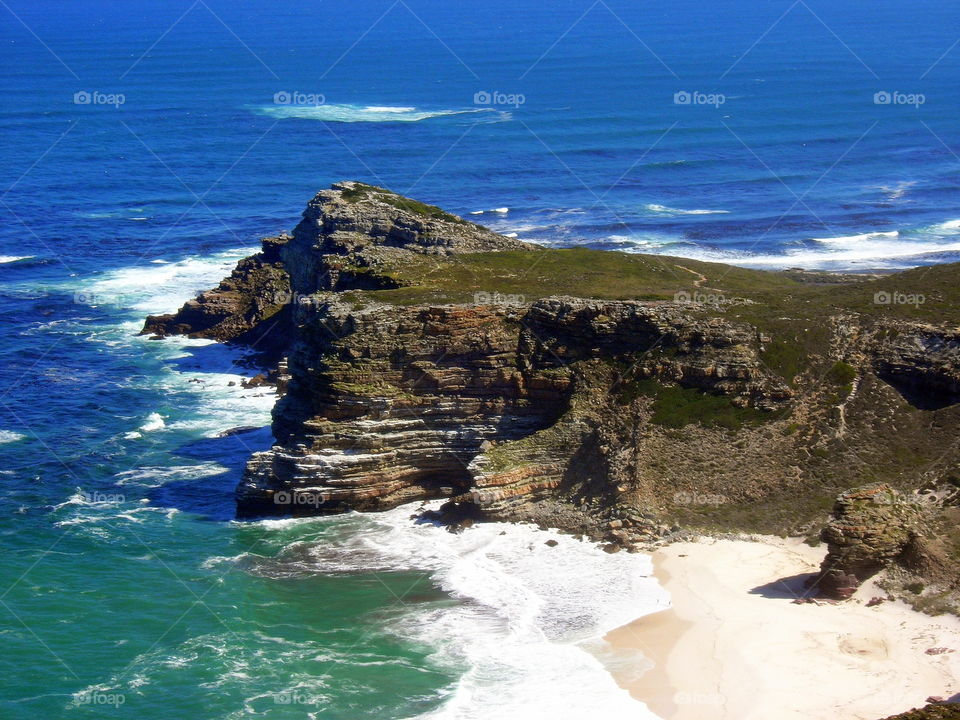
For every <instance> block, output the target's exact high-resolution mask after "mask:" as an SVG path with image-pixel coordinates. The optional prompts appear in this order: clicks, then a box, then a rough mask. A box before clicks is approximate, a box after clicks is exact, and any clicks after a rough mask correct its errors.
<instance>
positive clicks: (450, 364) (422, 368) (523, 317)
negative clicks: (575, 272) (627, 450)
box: [237, 294, 790, 518]
mask: <svg viewBox="0 0 960 720" xmlns="http://www.w3.org/2000/svg"><path fill="white" fill-rule="evenodd" d="M324 297H325V301H324V302H322V303H318V304H317V305H315V306H311V307H308V306H301V308H300V312H299V316H298V318H299V335H298V342H297V343H296V344H295V345H294V346H293V348H292V351H291V354H290V358H289V368H290V373H291V375H292V380H291V382H290V385H289V389H288V392H287V395H286V396H285V397H284V398H283V399H282V400H281V401H280V403H279V404H278V406H277V408H276V411H275V414H274V433H275V436H276V438H277V441H278V444H277V446H276V447H274V448H273V449H271V450H270V451H267V452H265V453H260V454H258V455H257V456H255V457H254V458H253V460H252V461H251V462H250V465H249V467H248V469H247V473H246V474H245V476H244V479H243V481H242V483H241V485H240V488H239V490H238V494H237V498H238V508H239V512H240V513H241V515H259V514H271V513H290V512H293V513H295V514H312V513H317V512H338V511H343V510H346V509H361V510H362V509H385V508H388V507H393V506H395V505H397V504H399V503H402V502H409V501H411V500H418V499H426V498H435V497H443V496H449V497H454V498H456V499H458V500H460V501H463V502H469V503H471V504H474V505H476V506H477V507H479V508H480V510H482V511H484V512H486V513H487V515H488V516H492V517H501V518H517V517H522V516H523V515H524V513H525V512H526V511H527V510H528V509H529V507H530V504H531V503H534V502H537V501H541V500H545V499H549V498H550V497H552V495H553V493H554V491H555V490H556V489H557V488H558V487H560V486H561V485H563V484H564V479H565V477H568V476H570V466H571V465H572V464H579V463H582V462H585V461H586V462H590V461H589V459H588V458H586V457H585V456H584V454H583V453H582V452H580V451H578V449H579V448H581V447H583V446H584V440H585V438H586V437H588V436H590V435H591V434H593V433H595V432H596V431H597V429H596V427H595V426H593V425H591V423H590V422H589V421H588V420H586V419H585V418H583V417H579V416H574V415H572V414H571V415H570V416H569V417H567V416H564V414H565V413H566V412H567V410H568V409H569V404H570V400H571V397H573V394H574V393H575V391H578V390H579V391H580V392H581V394H583V393H586V394H589V393H591V392H594V391H595V390H596V388H595V387H593V383H592V381H585V380H584V379H583V378H579V377H578V374H577V372H575V371H572V370H571V369H570V368H572V367H574V366H575V364H576V363H577V362H578V361H579V360H580V359H585V358H589V359H590V360H591V361H597V360H598V359H600V360H601V362H602V360H603V359H604V358H606V359H608V360H611V361H613V360H615V359H618V358H622V359H623V363H624V364H628V363H629V361H630V360H631V359H634V358H639V357H641V356H645V360H644V361H643V362H634V363H633V364H635V365H637V366H638V368H639V369H638V370H637V372H643V373H645V374H649V375H651V376H654V377H658V378H661V379H662V380H664V381H679V382H681V383H684V384H686V385H687V386H688V387H696V388H704V389H710V390H711V391H713V392H718V393H728V394H729V395H730V396H731V397H735V398H736V399H737V400H738V401H739V402H741V403H743V404H749V403H755V404H756V405H757V406H766V405H771V404H776V403H778V402H781V401H782V400H783V399H785V398H787V397H789V396H790V391H789V389H788V388H787V387H786V386H785V385H784V384H783V382H782V381H779V380H778V379H777V378H776V377H775V376H773V375H772V374H771V373H769V371H767V370H765V369H764V368H763V367H762V364H761V363H760V361H759V355H758V344H759V339H758V338H757V335H756V333H755V332H751V330H750V328H749V327H747V326H741V325H737V324H732V323H729V322H726V321H723V320H716V319H705V318H697V317H691V316H689V315H687V316H685V315H684V313H683V312H682V310H681V309H680V307H678V306H675V305H673V304H671V303H658V304H651V303H642V302H629V301H624V302H604V301H584V300H580V299H577V298H549V299H545V300H542V301H538V302H535V303H533V304H531V305H515V306H502V305H500V306H465V305H449V306H439V307H424V306H413V307H397V306H374V307H369V308H363V309H354V308H352V307H351V306H349V305H347V304H346V303H342V302H340V301H339V300H338V298H337V296H336V295H335V294H328V295H326V296H324ZM654 345H656V351H655V352H651V350H653V349H654ZM656 358H660V360H656ZM668 358H669V359H668ZM644 363H646V364H645V365H644ZM610 372H611V373H612V374H615V373H614V372H613V371H612V370H611V371H610ZM578 383H579V385H578ZM561 416H564V417H561ZM545 428H551V429H552V435H553V437H552V438H551V440H550V443H549V444H547V445H544V446H543V447H540V448H536V447H532V448H531V450H530V453H529V455H528V456H527V457H526V458H525V459H524V461H523V462H521V463H519V464H516V463H511V464H510V467H509V468H503V469H501V468H499V467H498V466H497V463H496V461H495V460H494V461H493V462H491V461H489V458H488V456H489V455H490V453H491V452H492V451H493V449H494V448H496V447H497V446H498V445H500V444H503V443H509V442H511V441H515V440H519V439H521V438H527V437H535V433H536V432H537V431H539V430H543V429H545ZM563 432H566V433H568V437H565V438H561V439H560V440H559V441H558V440H557V438H556V437H555V436H556V435H557V434H558V433H563ZM596 469H598V470H600V469H602V463H599V461H598V463H596Z"/></svg>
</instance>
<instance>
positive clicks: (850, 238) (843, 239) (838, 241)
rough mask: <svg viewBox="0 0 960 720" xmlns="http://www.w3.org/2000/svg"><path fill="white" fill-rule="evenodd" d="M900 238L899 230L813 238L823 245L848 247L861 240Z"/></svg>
mask: <svg viewBox="0 0 960 720" xmlns="http://www.w3.org/2000/svg"><path fill="white" fill-rule="evenodd" d="M899 236H900V231H899V230H892V231H889V232H870V233H861V234H860V235H841V236H839V237H828V238H813V241H814V242H818V243H823V244H825V245H839V246H844V245H850V244H852V243H859V242H861V241H863V240H875V239H880V238H895V237H899Z"/></svg>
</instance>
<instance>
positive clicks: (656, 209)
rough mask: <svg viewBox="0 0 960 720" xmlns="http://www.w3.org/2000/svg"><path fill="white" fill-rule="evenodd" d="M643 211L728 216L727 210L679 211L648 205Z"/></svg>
mask: <svg viewBox="0 0 960 720" xmlns="http://www.w3.org/2000/svg"><path fill="white" fill-rule="evenodd" d="M643 207H644V209H645V210H648V211H650V212H652V213H661V214H664V215H729V214H730V211H729V210H681V209H680V208H672V207H667V206H666V205H657V204H656V203H650V204H648V205H644V206H643Z"/></svg>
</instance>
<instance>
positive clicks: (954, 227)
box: [931, 220, 960, 233]
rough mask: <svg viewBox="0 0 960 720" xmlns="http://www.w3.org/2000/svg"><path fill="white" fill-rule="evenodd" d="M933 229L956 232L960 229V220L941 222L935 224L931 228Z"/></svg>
mask: <svg viewBox="0 0 960 720" xmlns="http://www.w3.org/2000/svg"><path fill="white" fill-rule="evenodd" d="M931 230H933V231H941V232H949V233H954V232H957V231H958V230H960V220H947V222H944V223H940V224H939V225H934V226H933V228H931Z"/></svg>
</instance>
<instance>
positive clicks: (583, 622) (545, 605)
mask: <svg viewBox="0 0 960 720" xmlns="http://www.w3.org/2000/svg"><path fill="white" fill-rule="evenodd" d="M412 511H413V506H409V505H408V506H405V507H400V508H397V509H395V510H391V511H388V512H385V513H376V514H370V515H364V516H353V517H352V518H348V519H345V520H343V521H342V522H343V523H352V524H359V525H360V526H359V527H353V528H347V529H351V530H352V531H351V532H349V533H341V537H340V539H339V540H337V541H336V542H334V541H331V539H330V538H329V537H324V539H323V541H322V542H321V543H309V542H304V541H303V540H302V539H298V540H297V541H295V542H293V543H291V544H290V545H288V546H287V547H286V548H285V549H284V551H282V552H281V553H280V555H279V557H278V560H279V561H280V562H286V563H288V564H290V565H291V566H292V567H290V568H287V572H302V571H304V570H307V569H309V570H312V571H313V572H317V571H319V572H328V573H329V572H333V573H338V572H357V571H367V572H382V571H391V570H392V571H401V570H406V571H410V570H414V571H418V570H419V571H427V572H429V573H430V574H431V576H432V578H433V581H434V583H435V584H436V585H438V586H439V587H440V588H442V589H443V590H444V591H446V592H447V593H449V594H450V595H451V596H452V597H454V598H455V599H458V600H460V602H459V603H457V604H455V605H450V604H448V603H442V604H437V603H410V604H407V605H405V606H404V608H405V609H404V611H403V612H402V614H400V615H399V617H396V618H394V619H393V620H390V621H388V626H389V628H388V629H389V630H391V631H392V632H394V633H396V634H398V635H400V636H401V637H404V638H406V639H408V640H409V641H411V642H414V643H416V644H418V645H423V644H426V645H427V646H429V647H431V648H433V650H434V652H433V655H432V658H433V660H434V661H435V662H437V663H439V664H441V665H443V666H445V667H448V668H450V669H453V670H455V671H458V672H459V673H461V675H460V679H459V680H458V681H457V682H456V683H455V684H454V686H452V687H449V688H447V690H446V693H445V698H446V699H445V701H444V703H443V704H442V706H440V707H439V708H438V709H437V710H435V711H432V712H429V713H427V714H425V715H422V716H420V718H421V720H427V719H428V718H429V720H473V719H474V718H476V719H477V720H480V719H481V718H483V719H486V718H493V717H495V718H498V720H499V719H504V720H511V719H513V718H517V719H518V720H519V719H520V718H523V720H530V719H534V720H535V719H539V718H544V720H546V719H547V718H549V720H559V719H562V718H583V717H598V716H601V715H603V714H605V713H616V712H624V713H626V712H629V713H630V717H633V718H655V717H656V716H655V715H653V714H652V713H651V712H650V711H649V710H647V708H646V707H645V706H644V705H643V703H640V702H638V701H636V700H634V699H633V698H632V697H631V696H630V695H629V693H627V692H626V691H625V690H623V689H621V688H620V687H619V686H617V684H616V683H615V682H614V680H613V678H612V676H611V675H610V674H609V673H608V672H607V670H606V668H605V667H604V665H603V664H602V663H601V662H600V660H598V659H597V656H596V655H595V654H593V653H592V652H590V651H589V650H588V648H592V647H594V646H596V645H597V644H598V643H599V644H602V640H601V638H602V637H603V636H604V635H605V634H606V633H607V632H608V631H610V630H612V629H614V628H616V627H619V626H621V625H624V624H626V623H628V622H630V621H631V620H634V619H635V618H637V617H639V616H641V615H644V614H648V613H651V612H655V611H657V610H661V609H664V608H666V607H668V606H669V599H668V595H667V593H666V592H665V591H664V590H663V589H662V588H660V586H659V585H658V584H657V583H656V581H655V580H654V579H653V578H652V576H651V574H652V567H651V563H650V559H649V557H648V556H646V555H642V554H628V553H617V554H613V555H610V554H607V553H604V552H603V551H602V550H601V549H600V548H599V547H598V546H597V545H595V544H592V543H589V542H583V541H580V540H578V539H576V538H573V537H570V536H567V535H561V534H560V533H557V532H553V531H543V530H539V529H537V528H535V527H534V526H531V525H515V524H507V523H482V524H479V525H477V526H474V527H472V528H470V529H468V530H466V531H465V532H463V533H461V534H459V535H452V534H450V533H448V532H446V531H445V530H444V529H442V528H438V527H434V526H432V525H428V524H420V525H417V524H414V523H413V522H412V521H411V520H410V516H411V513H412ZM304 522H311V521H309V520H307V521H304V520H280V521H276V520H274V521H264V523H263V524H264V525H265V526H267V527H271V528H274V529H275V530H276V531H278V532H284V531H289V530H290V529H292V527H293V525H295V524H300V523H304ZM313 522H316V520H314V521H313ZM301 532H303V531H302V530H301ZM298 534H299V533H298ZM548 540H553V541H556V543H557V544H556V546H555V547H550V546H548V545H546V541H548ZM284 558H285V559H284ZM249 559H250V558H247V560H249ZM224 560H225V559H223V558H217V559H216V562H217V563H220V562H223V561H224ZM268 562H269V561H268ZM241 564H243V563H241ZM271 574H274V575H275V576H278V577H279V576H283V575H284V574H286V573H285V572H284V571H282V569H279V568H274V569H273V570H272V571H271Z"/></svg>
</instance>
